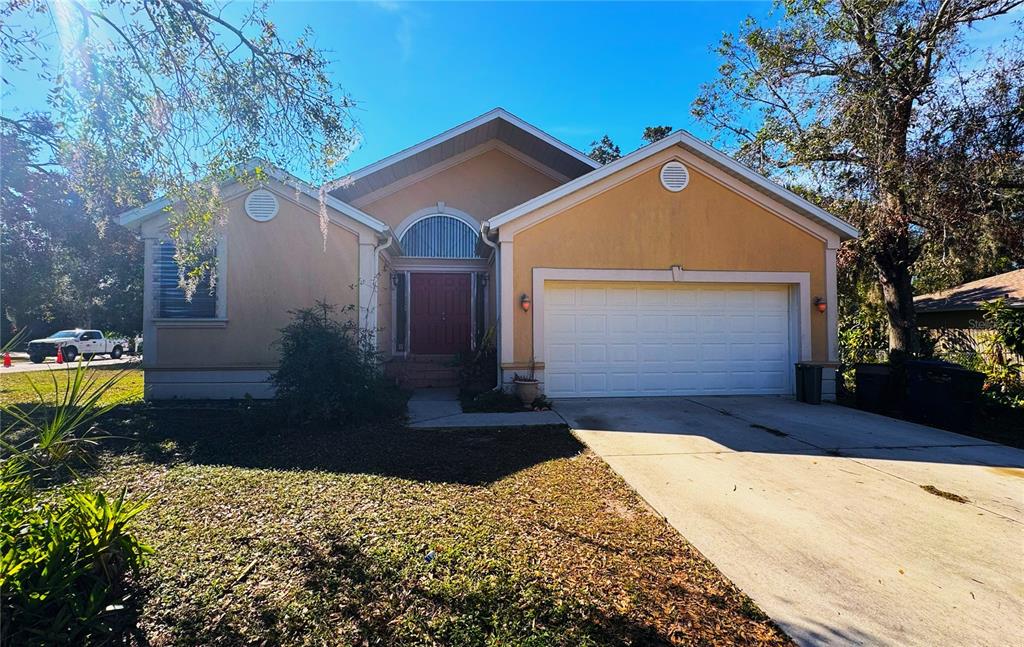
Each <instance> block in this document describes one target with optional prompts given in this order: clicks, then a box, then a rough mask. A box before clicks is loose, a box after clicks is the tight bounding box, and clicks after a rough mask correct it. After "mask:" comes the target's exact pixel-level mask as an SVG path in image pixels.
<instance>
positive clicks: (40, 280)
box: [0, 120, 143, 338]
mask: <svg viewBox="0 0 1024 647" xmlns="http://www.w3.org/2000/svg"><path fill="white" fill-rule="evenodd" d="M44 122H45V120H42V121H38V122H37V123H38V124H39V125H40V126H45V123H44ZM38 147H39V140H38V139H37V138H35V137H33V136H32V135H30V134H28V133H26V132H24V131H22V130H16V129H13V128H10V127H7V126H6V125H5V126H4V127H2V128H0V168H3V169H4V182H3V188H2V191H0V211H2V213H3V231H2V238H0V276H2V277H3V317H4V320H5V322H6V325H5V326H3V327H2V329H0V337H3V338H7V337H8V333H10V332H17V331H21V330H26V331H27V333H28V334H29V336H30V337H35V336H42V335H45V334H48V333H51V332H53V330H54V329H56V328H70V327H74V326H88V327H92V328H99V329H101V330H114V331H117V332H120V333H124V334H134V333H138V332H141V328H142V282H143V279H142V271H143V249H142V244H141V242H140V241H139V239H138V238H137V237H136V236H135V234H134V233H133V232H130V231H128V230H127V229H124V228H122V227H100V226H97V225H98V224H102V221H97V219H95V218H93V217H90V216H89V214H88V213H87V212H86V211H85V207H84V204H83V201H82V200H81V198H80V197H79V196H78V195H77V194H75V193H74V192H73V191H72V190H70V188H69V187H68V183H67V178H66V177H65V176H64V175H63V174H60V173H54V172H50V171H47V170H44V169H41V168H40V167H39V165H38V164H36V163H35V162H33V161H32V160H35V159H39V151H38Z"/></svg>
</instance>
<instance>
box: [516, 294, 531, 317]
mask: <svg viewBox="0 0 1024 647" xmlns="http://www.w3.org/2000/svg"><path fill="white" fill-rule="evenodd" d="M530 305H531V302H530V295H529V294H526V293H525V292H524V293H523V296H521V297H519V307H520V308H522V309H523V312H529V311H530Z"/></svg>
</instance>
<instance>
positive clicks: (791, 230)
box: [503, 154, 827, 365]
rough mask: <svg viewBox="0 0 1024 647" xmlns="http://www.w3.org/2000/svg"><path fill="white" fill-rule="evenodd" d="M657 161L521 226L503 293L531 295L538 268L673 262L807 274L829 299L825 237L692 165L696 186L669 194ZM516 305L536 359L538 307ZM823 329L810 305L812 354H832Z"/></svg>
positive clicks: (521, 348) (814, 289) (519, 357)
mask: <svg viewBox="0 0 1024 647" xmlns="http://www.w3.org/2000/svg"><path fill="white" fill-rule="evenodd" d="M661 157H664V159H666V160H667V159H669V158H670V155H669V154H665V155H662V156H661ZM658 161H659V163H658V164H657V165H656V166H654V167H653V168H651V169H650V170H648V171H645V172H643V173H642V174H640V175H638V176H636V177H635V178H633V179H630V180H628V181H625V182H623V183H621V184H619V185H617V186H614V187H613V188H610V189H608V190H607V191H605V192H603V193H600V194H598V195H596V196H594V197H592V198H590V199H589V200H586V201H584V202H581V203H579V204H576V205H575V206H571V207H568V208H567V209H566V210H564V211H562V212H560V213H557V214H555V215H553V216H552V217H550V218H548V219H547V220H543V221H541V222H539V223H538V224H535V225H533V226H531V227H529V228H527V229H524V230H522V231H519V232H518V233H516V234H515V235H514V237H513V247H514V254H513V261H514V262H513V282H514V285H513V286H512V287H511V289H506V291H505V293H504V295H503V298H504V299H510V298H511V299H516V300H518V298H519V295H521V294H523V293H526V294H530V293H532V291H533V284H532V281H533V277H532V271H533V268H536V267H546V268H583V269H660V270H664V269H668V268H670V267H671V266H673V265H679V266H681V267H682V268H683V269H686V270H734V271H736V270H742V271H762V272H767V271H775V272H783V271H784V272H809V273H810V291H811V298H812V299H813V298H814V297H815V296H821V297H825V295H826V289H825V287H826V286H825V242H824V241H822V240H821V239H819V238H817V237H815V236H813V235H811V234H809V233H808V232H806V231H804V230H802V229H800V228H798V227H797V226H795V225H793V224H791V223H789V222H787V221H785V220H783V219H781V218H780V217H778V216H777V215H775V214H773V213H771V212H770V211H767V210H766V209H765V208H763V207H761V206H760V205H758V204H756V203H754V202H752V201H751V200H749V199H748V198H746V197H744V196H743V195H740V194H738V193H736V192H735V191H733V190H731V189H729V188H727V187H725V186H723V185H722V184H720V183H719V182H716V181H715V180H713V179H711V178H710V177H708V176H706V175H703V174H702V173H700V172H699V171H697V170H696V169H694V168H692V167H691V168H690V184H689V186H688V187H687V188H686V189H684V190H683V191H681V192H679V193H672V192H669V191H667V190H665V189H664V188H663V187H662V186H661V183H660V181H659V170H660V162H661V161H662V160H661V158H660V157H659V159H658ZM556 204H557V203H556ZM527 217H529V216H527ZM809 307H813V306H809ZM513 312H514V322H515V325H514V361H515V363H516V364H517V365H518V364H522V363H525V362H529V361H530V359H531V355H532V348H533V326H532V314H529V313H526V312H523V311H522V309H521V308H519V307H516V308H514V310H513ZM826 334H827V324H826V317H825V316H824V315H822V314H820V313H818V312H816V311H815V312H813V313H812V316H811V347H812V354H813V359H815V360H825V359H827V338H826ZM536 359H537V361H538V362H539V361H541V358H536Z"/></svg>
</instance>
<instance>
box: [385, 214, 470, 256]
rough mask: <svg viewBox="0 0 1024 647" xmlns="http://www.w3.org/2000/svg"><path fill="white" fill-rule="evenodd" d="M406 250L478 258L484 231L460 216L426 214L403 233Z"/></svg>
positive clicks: (419, 253)
mask: <svg viewBox="0 0 1024 647" xmlns="http://www.w3.org/2000/svg"><path fill="white" fill-rule="evenodd" d="M401 241H402V253H403V255H405V256H414V257H419V258H478V256H477V250H476V244H477V243H478V242H479V241H480V232H478V231H476V230H475V229H473V228H472V227H470V226H469V225H467V224H466V223H465V222H463V221H461V220H459V219H458V218H453V217H451V216H447V215H444V214H436V215H433V216H427V217H426V218H422V219H421V220H419V221H417V222H416V223H415V224H413V225H412V226H411V227H409V229H408V230H407V231H406V232H405V233H404V234H402V238H401Z"/></svg>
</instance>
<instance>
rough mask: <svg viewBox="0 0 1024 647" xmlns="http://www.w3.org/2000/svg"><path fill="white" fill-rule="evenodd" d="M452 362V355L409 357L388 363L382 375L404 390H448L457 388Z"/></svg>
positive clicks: (455, 373)
mask: <svg viewBox="0 0 1024 647" xmlns="http://www.w3.org/2000/svg"><path fill="white" fill-rule="evenodd" d="M454 361H455V356H454V355H411V356H409V357H408V358H395V359H392V360H391V361H389V362H388V363H387V364H385V366H384V374H385V375H387V376H388V377H391V378H393V379H394V380H395V381H396V382H397V383H398V385H399V386H401V387H403V388H406V389H426V388H434V389H450V388H455V387H457V386H459V369H458V367H457V366H455V365H454Z"/></svg>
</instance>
